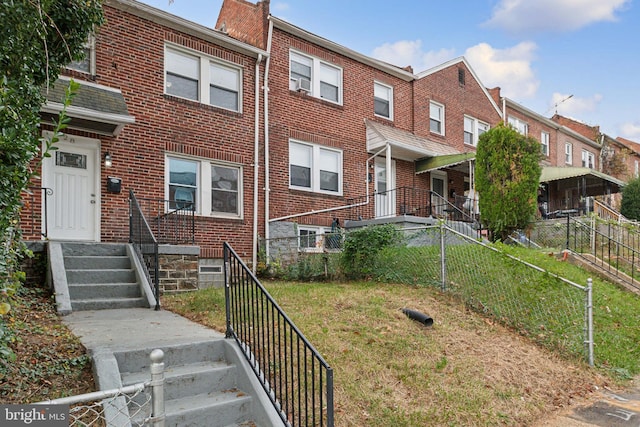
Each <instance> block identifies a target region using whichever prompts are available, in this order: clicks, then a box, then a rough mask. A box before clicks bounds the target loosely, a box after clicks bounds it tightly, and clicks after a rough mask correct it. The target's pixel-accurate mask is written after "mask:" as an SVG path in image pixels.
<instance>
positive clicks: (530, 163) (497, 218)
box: [475, 123, 540, 240]
mask: <svg viewBox="0 0 640 427" xmlns="http://www.w3.org/2000/svg"><path fill="white" fill-rule="evenodd" d="M539 161H540V143H539V142H538V141H536V140H535V139H534V138H531V137H526V136H524V135H521V134H520V133H518V132H517V131H516V130H515V129H513V128H512V127H510V126H506V125H504V124H502V123H501V124H499V125H498V126H496V127H495V128H493V129H491V130H489V131H488V132H485V133H484V134H482V135H481V136H480V139H479V141H478V148H477V152H476V177H475V183H476V190H477V191H478V194H479V196H480V200H479V207H480V216H481V219H482V223H483V224H484V225H485V226H486V227H487V228H488V229H489V232H490V233H491V237H492V240H498V238H500V239H502V240H504V239H505V238H506V237H507V236H508V235H509V234H510V233H511V232H512V231H513V230H517V229H521V228H525V227H526V226H527V224H528V223H529V221H530V220H531V218H533V216H534V215H535V212H536V208H537V191H538V185H539V181H540V165H539Z"/></svg>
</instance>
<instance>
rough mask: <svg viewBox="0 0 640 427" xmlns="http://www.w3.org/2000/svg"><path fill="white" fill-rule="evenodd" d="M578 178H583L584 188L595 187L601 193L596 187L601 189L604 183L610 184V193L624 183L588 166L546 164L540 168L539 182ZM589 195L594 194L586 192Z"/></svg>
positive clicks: (568, 181)
mask: <svg viewBox="0 0 640 427" xmlns="http://www.w3.org/2000/svg"><path fill="white" fill-rule="evenodd" d="M578 178H580V179H581V181H582V178H584V185H585V189H595V192H596V193H598V194H601V193H599V191H598V189H602V188H603V186H605V185H608V186H610V191H611V192H612V193H617V192H618V191H620V189H621V188H622V187H624V185H625V183H624V182H623V181H620V180H619V179H617V178H614V177H612V176H610V175H607V174H605V173H602V172H598V171H597V170H593V169H590V168H579V167H557V166H547V167H543V168H542V173H541V174H540V182H552V181H563V182H565V183H570V182H571V181H574V182H575V180H576V179H578ZM581 185H582V184H580V185H579V186H581ZM592 192H593V191H592ZM591 195H594V194H587V196H591Z"/></svg>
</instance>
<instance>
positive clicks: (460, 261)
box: [263, 224, 593, 364]
mask: <svg viewBox="0 0 640 427" xmlns="http://www.w3.org/2000/svg"><path fill="white" fill-rule="evenodd" d="M561 227H562V230H563V231H564V230H565V227H564V226H561ZM348 233H349V232H348V231H346V232H345V236H346V235H348ZM403 233H404V237H405V240H404V245H401V246H397V247H395V246H394V247H388V248H385V249H384V250H382V251H380V252H379V253H378V254H377V255H375V256H376V260H375V264H376V268H375V271H374V272H373V273H372V274H371V278H372V279H374V280H379V281H384V282H390V283H406V284H411V285H426V286H434V287H438V288H439V289H440V290H441V291H443V292H448V293H452V294H455V295H456V296H457V297H459V298H460V299H461V300H462V301H464V302H465V303H466V304H467V306H468V307H470V308H472V309H473V310H475V311H478V312H480V313H482V314H483V315H485V316H489V317H492V318H494V319H496V320H497V321H499V322H500V323H502V324H504V325H506V326H508V327H511V328H513V329H515V330H516V331H518V332H519V333H521V334H523V335H525V336H528V337H529V338H530V339H532V340H533V341H535V342H538V343H540V344H541V345H544V346H545V347H547V348H550V349H552V350H554V351H558V352H560V353H563V354H566V355H571V356H578V357H581V358H585V359H587V360H588V361H589V363H590V364H593V339H592V336H593V327H592V323H593V322H592V315H591V304H590V298H591V285H590V284H587V283H585V284H582V285H580V284H577V283H573V282H571V281H569V280H566V279H564V278H561V277H559V276H557V275H555V274H553V273H550V272H547V271H545V270H543V269H541V268H539V267H536V266H533V265H531V264H528V263H526V262H523V261H521V260H518V259H516V258H514V257H512V256H510V255H508V254H505V253H503V252H500V251H498V250H497V249H495V248H493V247H492V246H489V245H488V244H486V243H484V242H482V241H481V240H479V239H475V238H473V237H469V236H466V235H465V234H462V233H458V232H457V231H454V230H452V229H450V228H448V227H446V226H445V225H444V224H443V225H439V226H431V227H416V228H406V229H403ZM554 233H555V231H554ZM563 236H566V231H565V234H563ZM274 240H275V239H274ZM277 240H278V243H277V245H278V247H279V248H280V250H278V251H271V252H270V253H271V255H272V257H273V258H271V261H272V262H276V263H277V265H278V269H279V270H280V272H284V273H289V276H287V275H286V274H285V275H284V276H280V277H284V278H287V279H296V280H302V279H303V277H295V275H294V274H292V273H295V272H298V271H300V270H301V267H300V265H304V266H305V267H303V269H307V270H308V271H309V272H310V274H309V275H311V276H315V277H317V278H324V279H327V280H333V279H336V278H340V258H339V257H340V254H339V253H336V252H335V251H333V250H329V249H328V248H326V247H325V246H323V245H322V241H321V240H320V241H319V242H320V244H319V245H318V246H317V247H316V248H314V249H313V251H309V250H308V249H305V248H304V247H303V248H301V247H300V246H299V244H298V239H297V238H289V239H284V238H283V239H277ZM285 241H286V245H285V244H283V242H285ZM270 243H272V242H263V244H264V245H268V244H270ZM284 248H287V250H286V251H285V250H284Z"/></svg>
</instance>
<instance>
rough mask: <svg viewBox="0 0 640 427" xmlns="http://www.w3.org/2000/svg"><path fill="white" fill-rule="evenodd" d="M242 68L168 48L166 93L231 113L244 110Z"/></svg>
mask: <svg viewBox="0 0 640 427" xmlns="http://www.w3.org/2000/svg"><path fill="white" fill-rule="evenodd" d="M241 82H242V73H241V71H240V68H238V67H235V66H233V65H231V64H226V63H223V62H222V61H217V60H215V59H214V58H210V57H207V56H205V55H203V54H200V53H197V52H192V51H186V50H182V49H176V48H172V47H169V46H167V47H166V49H165V93H166V94H168V95H174V96H179V97H180V98H186V99H191V100H193V101H199V102H202V103H203V104H209V105H213V106H216V107H220V108H224V109H226V110H231V111H238V112H240V111H241V105H242V103H241V86H242V84H241Z"/></svg>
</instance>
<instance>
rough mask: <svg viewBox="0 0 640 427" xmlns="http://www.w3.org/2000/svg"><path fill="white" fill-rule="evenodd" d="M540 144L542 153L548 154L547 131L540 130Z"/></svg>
mask: <svg viewBox="0 0 640 427" xmlns="http://www.w3.org/2000/svg"><path fill="white" fill-rule="evenodd" d="M540 146H541V150H542V154H544V155H545V156H548V155H549V133H548V132H540Z"/></svg>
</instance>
